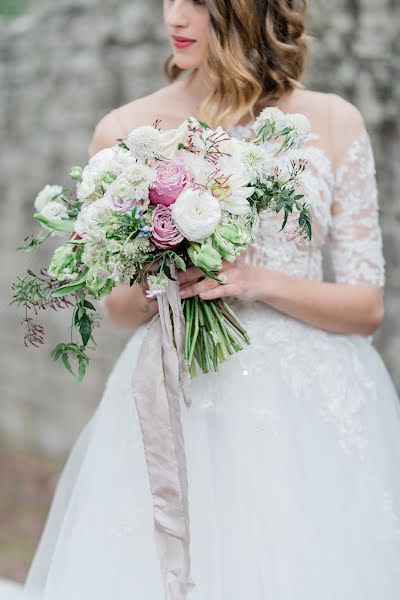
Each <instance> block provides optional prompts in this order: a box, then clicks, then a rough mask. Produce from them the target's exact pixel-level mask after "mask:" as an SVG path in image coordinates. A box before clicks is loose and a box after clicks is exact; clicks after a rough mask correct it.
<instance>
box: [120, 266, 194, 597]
mask: <svg viewBox="0 0 400 600" xmlns="http://www.w3.org/2000/svg"><path fill="white" fill-rule="evenodd" d="M169 267H170V272H171V276H172V277H173V278H174V280H175V281H171V280H168V284H167V287H166V292H165V293H163V294H157V303H158V314H156V315H155V316H154V317H153V319H152V321H151V322H150V325H149V327H148V329H147V332H146V334H145V336H144V338H143V341H142V344H141V346H140V349H139V355H138V359H137V363H136V366H135V369H134V373H133V381H132V383H133V393H134V398H135V403H136V407H137V412H138V417H139V422H140V427H141V431H142V438H143V445H144V452H145V457H146V462H147V470H148V475H149V481H150V489H151V494H152V497H153V506H154V536H155V543H156V548H157V553H158V557H159V560H160V567H161V575H162V581H163V586H164V595H165V600H186V598H187V594H188V593H189V592H190V590H191V589H192V588H193V587H195V584H194V582H193V580H192V578H191V576H190V549H189V548H190V530H189V501H188V480H187V467H186V456H185V447H184V437H183V431H182V424H181V411H180V396H182V397H183V400H184V402H185V405H186V407H187V408H189V407H190V406H191V398H190V374H189V369H188V365H187V361H186V360H185V358H184V354H183V345H184V333H185V319H184V316H183V312H182V306H181V298H180V295H179V281H178V280H177V278H176V267H175V264H174V263H173V262H170V264H169ZM171 313H172V319H171Z"/></svg>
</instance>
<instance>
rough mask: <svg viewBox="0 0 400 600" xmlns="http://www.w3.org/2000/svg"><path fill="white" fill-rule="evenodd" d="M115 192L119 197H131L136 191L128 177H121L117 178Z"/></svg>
mask: <svg viewBox="0 0 400 600" xmlns="http://www.w3.org/2000/svg"><path fill="white" fill-rule="evenodd" d="M113 193H114V194H115V195H116V196H118V197H119V198H130V197H131V196H132V195H133V193H134V189H133V186H132V184H131V182H130V181H128V179H126V178H125V177H121V178H119V179H116V180H115V183H114V186H113Z"/></svg>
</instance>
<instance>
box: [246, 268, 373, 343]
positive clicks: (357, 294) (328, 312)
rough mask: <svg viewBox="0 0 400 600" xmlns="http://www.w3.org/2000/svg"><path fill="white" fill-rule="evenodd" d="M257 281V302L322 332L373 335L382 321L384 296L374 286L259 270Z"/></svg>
mask: <svg viewBox="0 0 400 600" xmlns="http://www.w3.org/2000/svg"><path fill="white" fill-rule="evenodd" d="M257 280H258V284H257V299H259V300H261V301H263V302H265V303H266V304H268V305H270V306H272V307H274V308H276V309H277V310H279V311H281V312H283V313H285V314H288V315H290V316H292V317H294V318H296V319H300V320H301V321H304V322H306V323H309V324H310V325H313V326H315V327H319V328H321V329H325V330H328V331H333V332H336V333H358V334H361V335H372V333H373V332H374V331H375V330H376V329H377V327H379V325H380V324H381V322H382V319H383V315H384V307H383V294H382V290H381V289H380V288H377V287H373V286H369V285H366V284H343V283H330V282H321V281H313V280H310V279H305V278H302V279H300V278H296V277H291V276H288V275H285V274H284V273H279V272H276V271H271V270H266V269H262V268H260V269H259V273H258V274H257Z"/></svg>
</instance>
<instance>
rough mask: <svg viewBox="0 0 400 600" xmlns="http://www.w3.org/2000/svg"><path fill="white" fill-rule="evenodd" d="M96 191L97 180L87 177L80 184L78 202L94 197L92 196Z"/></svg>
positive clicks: (77, 193) (77, 192)
mask: <svg viewBox="0 0 400 600" xmlns="http://www.w3.org/2000/svg"><path fill="white" fill-rule="evenodd" d="M95 191H96V181H95V179H92V178H89V177H86V178H85V179H83V180H82V181H81V182H80V183H79V184H78V186H77V191H76V195H77V197H78V200H81V201H83V200H86V199H87V198H90V196H92V194H94V192H95Z"/></svg>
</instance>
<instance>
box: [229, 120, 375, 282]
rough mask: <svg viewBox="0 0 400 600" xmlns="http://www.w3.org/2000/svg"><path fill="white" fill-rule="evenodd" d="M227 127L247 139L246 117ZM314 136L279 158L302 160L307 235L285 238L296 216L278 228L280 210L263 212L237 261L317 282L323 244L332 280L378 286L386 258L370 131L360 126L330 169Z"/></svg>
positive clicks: (231, 133) (235, 134)
mask: <svg viewBox="0 0 400 600" xmlns="http://www.w3.org/2000/svg"><path fill="white" fill-rule="evenodd" d="M228 132H229V134H230V135H234V136H235V137H238V138H241V139H251V137H252V135H251V134H252V130H251V122H250V123H248V124H246V125H236V126H234V127H232V128H231V129H229V131H228ZM318 140H319V136H318V135H317V134H313V135H312V136H311V137H310V140H309V141H308V142H307V144H306V145H305V146H303V148H300V149H298V150H294V149H293V150H289V151H288V152H285V153H284V154H282V155H281V156H280V157H279V162H280V164H281V165H282V166H284V165H285V164H286V163H288V162H289V161H291V160H296V159H297V158H305V159H306V161H307V165H306V169H305V171H304V172H303V173H302V175H301V176H300V181H299V183H300V187H301V193H303V194H304V200H305V201H306V202H307V204H309V205H310V209H311V211H312V216H313V228H312V231H313V236H312V240H311V241H308V240H303V239H301V238H297V239H295V240H291V241H290V240H288V239H287V235H285V231H288V230H290V227H291V226H292V227H293V226H294V225H295V221H296V218H295V216H294V215H291V216H290V217H289V219H288V223H287V225H286V228H285V229H284V230H283V231H282V232H280V231H279V229H280V227H281V224H282V214H278V215H277V214H276V213H272V212H269V211H268V212H265V213H263V214H262V215H261V226H260V229H259V231H258V234H257V237H256V240H255V242H254V243H253V244H252V245H251V246H250V247H249V248H248V249H247V250H246V252H244V253H242V255H241V256H240V260H242V261H243V262H245V263H246V264H253V265H257V266H263V267H265V268H269V269H272V270H276V271H281V272H285V273H287V274H288V275H291V276H295V277H307V278H309V279H314V280H318V281H321V280H323V279H324V273H323V268H322V248H323V246H324V245H325V244H327V245H328V248H329V251H330V255H331V260H332V266H333V271H334V276H335V281H337V282H339V283H357V282H363V283H367V284H370V285H374V286H378V287H383V285H384V264H385V261H384V257H383V253H382V235H381V230H380V226H379V214H378V193H377V185H376V178H375V162H374V156H373V152H372V148H371V142H370V138H369V135H368V133H367V131H366V129H365V128H362V130H361V132H360V133H359V135H358V136H357V137H356V138H355V139H354V140H353V141H352V143H351V144H350V146H349V147H348V149H347V152H346V155H345V156H344V158H343V161H342V162H341V163H340V165H339V166H338V168H337V169H336V171H335V172H333V169H332V165H331V162H330V160H329V158H328V157H327V155H326V153H325V152H324V150H323V149H322V148H321V147H320V146H319V145H318V143H317V142H318Z"/></svg>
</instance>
